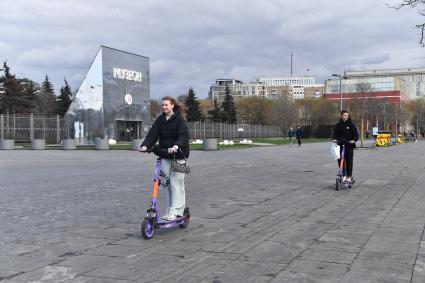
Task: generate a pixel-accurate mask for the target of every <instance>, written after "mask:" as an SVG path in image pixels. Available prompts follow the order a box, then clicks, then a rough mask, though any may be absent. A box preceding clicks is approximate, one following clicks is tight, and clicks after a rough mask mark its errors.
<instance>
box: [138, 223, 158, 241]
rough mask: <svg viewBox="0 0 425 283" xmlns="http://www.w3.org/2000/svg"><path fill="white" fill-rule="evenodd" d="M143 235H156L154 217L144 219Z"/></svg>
mask: <svg viewBox="0 0 425 283" xmlns="http://www.w3.org/2000/svg"><path fill="white" fill-rule="evenodd" d="M141 230H142V236H143V238H145V239H151V238H152V237H153V236H154V235H155V225H154V222H153V220H152V219H144V220H143V222H142V225H141Z"/></svg>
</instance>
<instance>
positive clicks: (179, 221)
mask: <svg viewBox="0 0 425 283" xmlns="http://www.w3.org/2000/svg"><path fill="white" fill-rule="evenodd" d="M184 223H185V218H184V217H178V218H177V219H176V220H163V219H161V221H159V222H157V223H156V224H157V225H158V226H159V227H160V228H171V227H175V226H178V225H181V224H184Z"/></svg>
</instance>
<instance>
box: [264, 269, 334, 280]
mask: <svg viewBox="0 0 425 283" xmlns="http://www.w3.org/2000/svg"><path fill="white" fill-rule="evenodd" d="M283 282H288V283H337V282H339V279H336V278H333V279H332V278H318V277H317V276H316V275H315V274H306V273H300V272H290V271H282V272H281V273H279V274H278V275H277V276H276V277H274V278H273V280H272V281H270V283H283Z"/></svg>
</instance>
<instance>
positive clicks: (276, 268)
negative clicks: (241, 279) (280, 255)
mask: <svg viewBox="0 0 425 283" xmlns="http://www.w3.org/2000/svg"><path fill="white" fill-rule="evenodd" d="M285 266H286V264H279V263H271V262H259V261H248V260H235V261H232V262H230V263H229V264H227V265H226V266H225V267H224V268H222V269H221V270H220V272H224V273H238V274H246V275H248V274H249V275H267V276H269V275H272V276H275V275H277V274H278V273H279V272H280V271H282V270H283V269H284V268H285Z"/></svg>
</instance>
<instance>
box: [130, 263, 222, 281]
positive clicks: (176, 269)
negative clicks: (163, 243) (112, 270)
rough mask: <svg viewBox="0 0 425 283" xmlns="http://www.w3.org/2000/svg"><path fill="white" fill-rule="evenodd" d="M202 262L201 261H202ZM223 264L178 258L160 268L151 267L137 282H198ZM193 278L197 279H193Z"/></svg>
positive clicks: (218, 269)
mask: <svg viewBox="0 0 425 283" xmlns="http://www.w3.org/2000/svg"><path fill="white" fill-rule="evenodd" d="M202 262H203V261H202ZM224 266H225V265H224V264H223V263H219V264H212V263H199V262H194V261H193V260H180V261H178V262H170V263H167V264H164V265H161V267H160V268H152V269H151V270H150V271H149V272H146V273H145V274H144V275H143V276H142V277H140V278H138V279H137V281H138V282H156V281H157V282H186V280H189V281H190V282H200V281H201V280H202V278H205V277H206V276H209V275H210V274H212V273H214V272H217V271H220V270H221V269H222V268H223V267H224ZM195 279H196V280H197V281H195Z"/></svg>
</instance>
